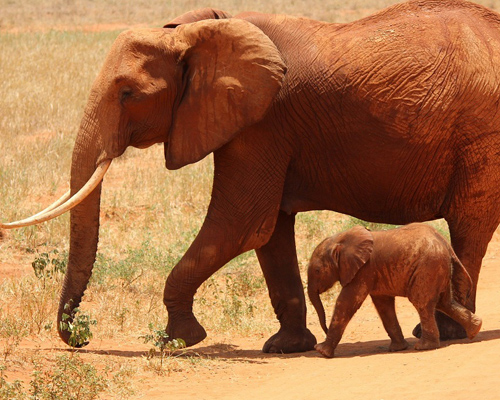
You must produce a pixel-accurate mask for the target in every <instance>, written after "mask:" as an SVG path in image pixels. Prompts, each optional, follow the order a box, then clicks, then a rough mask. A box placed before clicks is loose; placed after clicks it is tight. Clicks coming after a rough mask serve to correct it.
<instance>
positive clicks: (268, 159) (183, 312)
mask: <svg viewBox="0 0 500 400" xmlns="http://www.w3.org/2000/svg"><path fill="white" fill-rule="evenodd" d="M227 17H228V15H227V14H225V13H223V12H219V11H213V10H201V11H197V12H196V13H195V14H193V13H188V14H186V15H184V16H181V17H179V18H178V19H176V20H174V21H173V22H172V23H170V24H168V28H165V29H142V30H137V31H130V32H125V33H123V34H121V35H120V36H119V37H118V38H117V40H116V42H115V43H114V45H113V47H112V48H111V50H110V53H109V55H108V58H107V59H106V61H105V64H104V66H103V68H102V70H101V72H100V74H99V76H98V77H97V79H96V82H95V84H94V86H93V88H92V92H91V94H90V98H89V100H88V104H87V106H86V110H85V114H84V117H83V120H82V124H81V127H80V131H79V134H78V137H77V140H76V144H75V149H74V153H73V161H72V171H71V191H72V193H75V192H76V191H77V190H78V189H79V188H80V187H81V186H82V185H83V183H84V182H86V181H87V179H88V178H89V176H90V175H91V174H92V172H93V171H94V170H95V168H96V165H97V164H98V162H99V161H101V160H106V159H113V158H115V157H118V156H120V155H121V154H122V153H123V152H124V150H125V148H126V147H127V146H136V147H141V148H142V147H147V146H149V145H152V144H153V143H164V144H165V159H166V166H167V168H169V169H177V168H181V167H183V166H184V165H187V164H189V163H194V162H197V161H198V160H200V159H202V158H203V157H205V156H206V155H207V154H209V153H211V152H213V154H214V163H215V174H214V181H213V193H212V199H211V202H210V205H209V209H208V212H207V216H206V219H205V222H204V223H203V226H202V228H201V230H200V232H199V234H198V236H197V237H196V239H195V240H194V242H193V243H192V245H191V246H190V248H189V249H188V251H187V252H186V254H185V255H184V256H183V257H182V259H181V260H180V261H179V263H178V264H177V265H176V266H175V267H174V269H173V271H172V273H171V274H170V276H169V277H168V279H167V282H166V286H165V292H164V303H165V305H166V307H167V309H168V314H169V320H168V326H167V333H168V334H169V335H170V337H173V338H177V337H180V338H183V339H184V340H185V341H186V343H187V344H188V345H193V344H195V343H198V342H199V341H201V340H203V338H205V336H206V333H205V331H204V329H203V327H202V326H201V325H200V324H199V323H198V322H197V320H196V318H195V316H194V315H193V313H192V304H193V296H194V294H195V292H196V290H197V289H198V287H199V286H200V285H201V284H202V283H203V282H204V281H205V280H206V279H207V278H208V277H209V276H211V275H212V274H213V273H214V272H215V271H217V270H218V269H219V268H221V267H222V266H223V265H224V264H225V263H227V262H228V261H229V260H231V259H232V258H234V257H236V256H237V255H239V254H241V253H242V252H245V251H247V250H251V249H255V250H256V252H257V255H258V259H259V262H260V264H261V267H262V271H263V273H264V276H265V279H266V282H267V285H268V287H269V294H270V297H271V302H272V305H273V307H274V309H275V312H276V315H277V317H278V319H279V321H280V323H281V328H280V330H279V332H278V333H277V334H276V335H274V336H272V337H271V339H269V340H268V341H267V342H266V344H265V345H264V349H263V350H264V351H266V352H298V351H305V350H310V349H312V348H313V347H314V345H315V338H314V336H313V335H312V334H311V332H309V330H308V329H307V328H306V306H305V296H304V293H303V288H302V283H301V278H300V274H299V268H298V263H297V256H296V250H295V242H294V220H295V214H296V213H298V212H302V211H308V210H318V209H327V210H334V211H338V212H341V213H346V214H350V215H354V216H356V217H358V218H362V219H364V220H369V221H375V222H386V223H393V224H405V223H409V222H412V221H423V220H431V219H435V218H441V217H443V218H445V219H446V220H447V222H448V224H449V228H450V233H451V240H452V244H453V248H454V249H455V252H456V253H457V255H458V256H459V257H460V259H461V260H462V262H463V263H464V265H465V267H466V268H467V270H468V271H469V274H470V276H471V278H472V281H473V288H472V294H471V296H470V297H469V300H468V302H467V304H466V305H467V307H468V308H469V309H470V310H474V309H475V291H476V285H477V280H478V276H479V271H480V267H481V260H482V258H483V256H484V254H485V251H486V247H487V245H488V242H489V240H490V239H491V236H492V234H493V232H494V230H495V228H496V227H497V225H498V223H499V221H500V208H499V207H500V191H499V190H498V187H500V160H499V158H500V153H499V152H498V150H497V149H498V148H500V135H499V134H498V127H499V126H500V113H498V98H499V96H500V93H499V92H500V87H499V85H498V84H497V82H498V81H499V80H500V76H499V75H500V71H499V69H498V68H497V66H498V65H500V23H499V18H498V16H497V14H494V13H492V12H490V11H488V10H487V9H484V8H482V7H479V6H474V5H471V4H469V3H462V2H459V1H451V0H449V1H439V2H438V1H427V2H425V1H422V2H419V1H413V2H410V3H403V4H401V5H396V6H394V7H391V8H389V9H387V10H385V11H382V12H380V13H378V14H375V15H373V16H372V17H369V18H366V19H364V20H361V21H357V22H353V23H349V24H345V25H340V24H327V23H323V22H318V21H313V20H309V19H304V18H294V17H287V16H276V15H263V14H256V13H248V14H243V15H241V16H236V17H235V18H229V19H228V18H227ZM196 20H200V21H198V22H194V21H196ZM100 191H101V187H100V186H99V187H98V188H97V189H96V190H95V191H94V192H93V193H92V195H91V196H90V197H88V198H87V199H86V200H85V201H84V202H82V203H81V204H79V205H78V206H77V207H76V208H74V209H73V210H72V212H71V237H70V251H69V264H68V271H67V274H66V277H65V283H64V287H63V291H62V294H61V300H60V309H59V314H58V315H59V320H60V319H61V315H62V313H63V312H64V304H66V303H69V300H70V299H71V300H72V302H71V305H72V307H76V306H78V304H79V303H80V300H81V298H82V296H83V293H84V291H85V288H86V287H87V283H88V280H89V278H90V275H91V272H92V267H93V263H94V261H95V255H96V249H97V242H98V232H99V206H100ZM67 313H69V312H67ZM445 322H446V321H445ZM440 328H441V329H442V334H444V336H446V337H457V335H459V334H460V332H459V331H458V330H457V329H456V325H451V324H449V323H444V324H442V326H441V327H440ZM460 329H461V328H460ZM60 335H61V338H62V339H63V340H64V341H65V342H67V340H68V333H67V332H60Z"/></svg>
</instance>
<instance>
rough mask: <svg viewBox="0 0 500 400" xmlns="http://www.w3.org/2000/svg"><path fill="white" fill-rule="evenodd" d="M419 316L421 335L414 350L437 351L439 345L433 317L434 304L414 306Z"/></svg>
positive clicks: (437, 331) (436, 327) (437, 330)
mask: <svg viewBox="0 0 500 400" xmlns="http://www.w3.org/2000/svg"><path fill="white" fill-rule="evenodd" d="M415 308H416V309H417V311H418V315H419V316H420V324H421V326H422V335H421V337H420V339H419V340H418V342H417V343H416V344H415V350H431V349H437V348H438V347H439V345H440V343H439V329H438V326H437V323H436V318H435V317H434V310H435V309H436V307H435V303H434V302H430V303H427V304H425V305H415Z"/></svg>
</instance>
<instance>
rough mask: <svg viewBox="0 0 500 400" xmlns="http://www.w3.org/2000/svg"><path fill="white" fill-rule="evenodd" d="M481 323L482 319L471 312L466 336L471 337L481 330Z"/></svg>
mask: <svg viewBox="0 0 500 400" xmlns="http://www.w3.org/2000/svg"><path fill="white" fill-rule="evenodd" d="M482 325H483V320H482V319H481V318H479V317H478V316H477V315H475V314H472V319H471V322H470V325H469V327H468V328H467V337H468V338H469V339H473V338H474V337H475V336H476V335H477V334H478V333H479V331H480V330H481V326H482Z"/></svg>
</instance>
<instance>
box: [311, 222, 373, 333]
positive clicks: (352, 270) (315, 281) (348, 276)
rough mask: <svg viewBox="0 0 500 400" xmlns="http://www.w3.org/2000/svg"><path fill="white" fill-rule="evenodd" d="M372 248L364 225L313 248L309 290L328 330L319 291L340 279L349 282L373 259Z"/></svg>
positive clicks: (325, 328) (370, 237)
mask: <svg viewBox="0 0 500 400" xmlns="http://www.w3.org/2000/svg"><path fill="white" fill-rule="evenodd" d="M372 251H373V236H372V234H371V233H370V231H368V230H367V229H366V228H363V227H361V226H355V227H353V228H351V229H349V230H348V231H345V232H342V233H338V234H336V235H334V236H331V237H329V238H327V239H325V240H323V241H322V242H321V243H320V244H319V245H318V247H316V249H315V250H314V252H313V254H312V256H311V260H310V261H309V267H308V270H307V277H308V284H307V293H308V295H309V299H310V300H311V303H312V305H313V306H314V308H315V310H316V312H317V313H318V317H319V321H320V324H321V327H322V328H323V330H324V331H325V333H327V332H328V328H327V326H326V317H325V309H324V307H323V303H322V302H321V298H320V294H321V293H324V292H326V291H327V290H328V289H330V288H331V287H332V286H333V285H334V284H335V283H336V282H338V281H340V284H341V285H342V286H346V285H348V284H349V282H351V281H352V280H353V279H354V277H355V276H356V274H357V273H358V271H359V270H360V269H361V267H362V266H363V265H365V264H366V263H367V262H368V261H369V260H370V256H371V253H372Z"/></svg>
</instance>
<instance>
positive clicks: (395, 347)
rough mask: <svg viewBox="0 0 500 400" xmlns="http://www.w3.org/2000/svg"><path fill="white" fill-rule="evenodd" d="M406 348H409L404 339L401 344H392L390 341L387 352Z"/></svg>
mask: <svg viewBox="0 0 500 400" xmlns="http://www.w3.org/2000/svg"><path fill="white" fill-rule="evenodd" d="M408 346H409V344H408V342H407V341H406V340H404V339H403V341H401V342H394V341H392V342H391V345H390V346H389V351H390V352H393V351H402V350H406V349H407V348H408Z"/></svg>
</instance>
